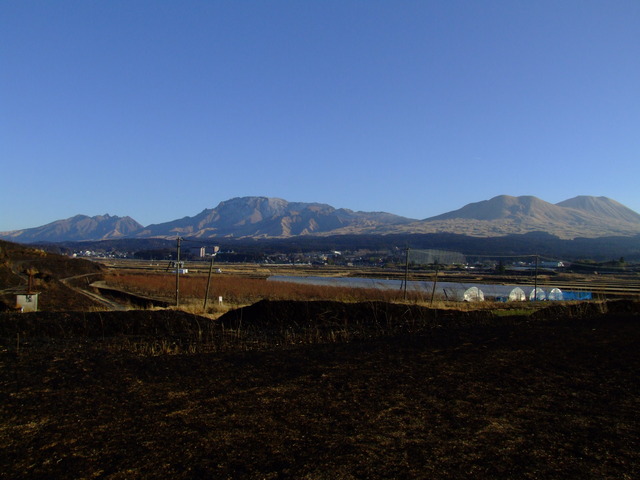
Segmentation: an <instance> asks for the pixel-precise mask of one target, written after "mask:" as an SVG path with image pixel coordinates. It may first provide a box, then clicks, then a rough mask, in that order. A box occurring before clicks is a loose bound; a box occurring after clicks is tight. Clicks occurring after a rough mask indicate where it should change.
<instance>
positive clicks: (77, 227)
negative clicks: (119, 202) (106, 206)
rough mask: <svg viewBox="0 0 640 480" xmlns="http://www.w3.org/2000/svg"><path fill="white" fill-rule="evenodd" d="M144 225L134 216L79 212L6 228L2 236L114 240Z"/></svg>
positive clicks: (31, 239)
mask: <svg viewBox="0 0 640 480" xmlns="http://www.w3.org/2000/svg"><path fill="white" fill-rule="evenodd" d="M141 228H143V227H142V225H140V224H139V223H138V222H136V221H135V220H134V219H132V218H131V217H118V216H112V215H108V214H106V215H98V216H95V217H88V216H87V215H76V216H74V217H71V218H67V219H66V220H57V221H55V222H51V223H49V224H47V225H43V226H41V227H35V228H27V229H24V230H15V231H12V232H3V233H2V234H0V238H2V239H4V240H10V241H13V242H21V243H36V242H63V241H65V242H69V241H81V240H110V239H114V238H122V237H128V236H131V235H132V234H134V233H135V232H137V231H138V230H140V229H141Z"/></svg>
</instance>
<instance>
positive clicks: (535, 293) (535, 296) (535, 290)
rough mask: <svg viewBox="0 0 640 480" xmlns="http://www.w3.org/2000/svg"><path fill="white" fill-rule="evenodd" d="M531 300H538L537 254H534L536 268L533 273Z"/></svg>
mask: <svg viewBox="0 0 640 480" xmlns="http://www.w3.org/2000/svg"><path fill="white" fill-rule="evenodd" d="M533 300H534V301H535V300H538V255H536V270H535V272H534V274H533Z"/></svg>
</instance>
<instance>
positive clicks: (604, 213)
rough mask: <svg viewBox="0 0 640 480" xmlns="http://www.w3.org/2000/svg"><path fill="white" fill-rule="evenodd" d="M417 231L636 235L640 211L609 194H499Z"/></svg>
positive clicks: (415, 228)
mask: <svg viewBox="0 0 640 480" xmlns="http://www.w3.org/2000/svg"><path fill="white" fill-rule="evenodd" d="M408 229H411V230H412V231H414V232H416V233H418V232H419V233H432V232H451V233H458V234H463V235H473V236H497V235H506V234H522V233H528V232H533V231H544V232H547V233H550V234H553V235H556V236H558V237H560V238H575V237H601V236H614V235H635V234H637V233H640V215H638V214H637V213H636V212H634V211H633V210H630V209H629V208H627V207H625V206H624V205H622V204H620V203H618V202H616V201H614V200H611V199H609V198H606V197H590V196H580V197H575V198H572V199H569V200H565V201H563V202H560V203H558V204H552V203H549V202H545V201H544V200H541V199H539V198H537V197H533V196H521V197H512V196H509V195H500V196H497V197H494V198H492V199H490V200H485V201H482V202H476V203H470V204H468V205H466V206H464V207H462V208H460V209H458V210H454V211H452V212H448V213H444V214H442V215H438V216H435V217H431V218H427V219H426V220H423V221H420V222H416V223H413V224H411V225H409V226H408Z"/></svg>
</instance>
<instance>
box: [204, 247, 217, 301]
mask: <svg viewBox="0 0 640 480" xmlns="http://www.w3.org/2000/svg"><path fill="white" fill-rule="evenodd" d="M215 255H216V254H215V253H214V254H213V255H211V263H210V264H209V278H207V291H206V292H204V306H203V307H202V312H203V313H207V300H209V286H210V285H211V272H212V271H213V259H214V258H215Z"/></svg>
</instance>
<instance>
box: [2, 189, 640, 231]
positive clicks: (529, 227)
mask: <svg viewBox="0 0 640 480" xmlns="http://www.w3.org/2000/svg"><path fill="white" fill-rule="evenodd" d="M530 232H546V233H548V234H550V235H555V236H557V237H559V238H562V239H572V238H577V237H587V238H597V237H607V236H631V235H637V234H639V233H640V214H638V213H636V212H634V211H633V210H631V209H629V208H627V207H625V206H624V205H622V204H620V203H618V202H616V201H614V200H611V199H609V198H606V197H590V196H579V197H575V198H571V199H569V200H565V201H563V202H560V203H557V204H555V205H554V204H552V203H548V202H545V201H544V200H541V199H539V198H536V197H533V196H521V197H512V196H508V195H500V196H497V197H494V198H492V199H490V200H485V201H482V202H476V203H470V204H468V205H466V206H464V207H462V208H460V209H458V210H455V211H452V212H448V213H444V214H442V215H438V216H435V217H431V218H427V219H425V220H414V219H409V218H406V217H401V216H398V215H393V214H390V213H385V212H354V211H352V210H348V209H345V208H339V209H336V208H334V207H332V206H331V205H327V204H324V203H303V202H288V201H286V200H283V199H280V198H268V197H241V198H233V199H231V200H227V201H224V202H221V203H220V204H219V205H218V206H217V207H216V208H208V209H205V210H203V211H202V212H200V213H199V214H198V215H195V216H193V217H184V218H182V219H179V220H174V221H170V222H165V223H160V224H154V225H149V226H147V227H143V226H142V225H140V224H139V223H138V222H136V221H135V220H133V219H131V218H130V217H114V216H110V215H102V216H97V217H87V216H85V215H77V216H75V217H72V218H69V219H67V220H59V221H57V222H53V223H50V224H48V225H44V226H42V227H37V228H30V229H26V230H17V231H13V232H4V233H0V239H5V240H10V241H17V242H22V243H36V242H63V241H65V242H71V241H87V240H105V239H117V238H151V237H155V238H174V237H176V236H185V237H199V238H216V237H217V238H220V237H229V238H269V237H270V238H285V237H294V236H298V235H317V236H322V235H345V234H349V235H361V234H368V235H384V234H414V233H417V234H421V233H453V234H458V235H468V236H474V237H496V236H504V235H514V234H525V233H530Z"/></svg>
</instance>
